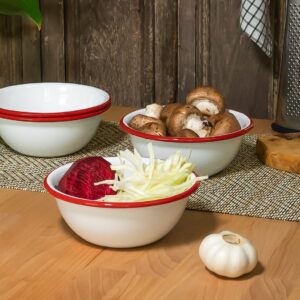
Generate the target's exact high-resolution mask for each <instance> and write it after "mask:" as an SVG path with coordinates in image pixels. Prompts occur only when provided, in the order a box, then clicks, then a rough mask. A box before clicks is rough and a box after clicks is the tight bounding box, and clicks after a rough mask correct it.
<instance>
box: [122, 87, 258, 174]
mask: <svg viewBox="0 0 300 300" xmlns="http://www.w3.org/2000/svg"><path fill="white" fill-rule="evenodd" d="M252 127H253V121H252V120H251V119H250V118H249V117H248V116H246V115H245V114H243V113H241V112H238V111H234V110H232V109H226V107H225V103H224V97H223V96H222V95H221V94H220V93H219V92H218V91H216V90H215V89H213V88H211V87H197V88H195V89H194V90H192V91H191V92H190V93H189V94H188V95H187V97H186V103H171V104H167V105H164V106H163V105H160V104H156V103H153V104H150V105H148V106H146V108H144V109H139V110H136V111H134V112H131V113H129V114H127V115H125V116H124V117H123V118H122V120H121V121H120V128H121V129H122V130H123V131H124V132H126V133H128V134H129V136H130V139H131V142H132V144H133V146H134V147H135V148H136V149H137V150H138V151H139V152H140V153H141V155H142V156H144V157H147V144H148V143H149V142H152V144H153V149H154V153H155V156H156V157H158V158H160V159H166V158H167V157H168V156H170V154H172V153H174V152H176V151H180V152H181V153H182V154H183V155H185V156H186V157H189V160H190V162H191V163H193V164H194V166H195V171H196V172H197V173H198V174H200V175H208V176H211V175H214V174H216V173H218V172H220V171H222V170H223V169H224V168H226V167H227V166H228V165H229V164H230V162H231V161H232V160H233V159H234V157H235V156H236V154H237V153H238V151H239V148H240V145H241V142H242V137H243V135H244V134H246V133H247V132H248V131H249V130H250V129H251V128H252Z"/></svg>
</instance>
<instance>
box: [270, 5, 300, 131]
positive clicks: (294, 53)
mask: <svg viewBox="0 0 300 300" xmlns="http://www.w3.org/2000/svg"><path fill="white" fill-rule="evenodd" d="M273 128H274V129H275V130H276V129H279V131H280V129H284V131H285V132H286V131H290V132H292V131H300V0H289V1H288V2H287V17H286V24H285V40H284V48H283V56H282V63H281V73H280V87H279V98H278V104H277V113H276V121H275V125H274V126H273Z"/></svg>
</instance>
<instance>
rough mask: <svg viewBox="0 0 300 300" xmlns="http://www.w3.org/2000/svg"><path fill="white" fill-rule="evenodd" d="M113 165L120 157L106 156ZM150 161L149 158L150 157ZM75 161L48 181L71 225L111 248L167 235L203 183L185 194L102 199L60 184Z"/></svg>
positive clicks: (76, 231)
mask: <svg viewBox="0 0 300 300" xmlns="http://www.w3.org/2000/svg"><path fill="white" fill-rule="evenodd" d="M105 159H106V160H108V161H109V162H110V163H112V164H116V163H118V162H119V159H118V158H116V157H105ZM146 161H147V160H146ZM71 165H72V164H67V165H64V166H62V167H60V168H58V169H56V170H54V171H53V172H52V173H50V174H49V175H48V177H46V178H45V180H44V186H45V188H46V190H47V191H48V192H49V193H50V194H52V195H53V196H54V197H55V199H56V203H57V206H58V208H59V211H60V213H61V215H62V217H63V219H64V220H65V221H66V223H67V224H68V225H69V226H70V228H71V229H72V230H73V231H74V232H75V233H76V234H78V235H79V236H80V237H81V238H83V239H84V240H86V241H88V242H90V243H93V244H96V245H100V246H107V247H114V248H128V247H137V246H142V245H146V244H149V243H152V242H154V241H157V240H159V239H160V238H162V237H163V236H165V235H166V234H167V233H168V232H169V231H170V230H171V229H172V228H173V227H174V226H175V224H176V223H177V222H178V220H179V219H180V217H181V216H182V214H183V212H184V209H185V206H186V202H187V200H188V196H189V195H190V194H192V193H193V192H194V191H195V190H196V189H197V188H198V187H199V182H195V184H194V185H193V186H192V187H191V188H189V189H188V190H186V191H184V192H183V193H181V194H178V195H175V196H172V197H169V198H164V199H160V200H152V201H146V202H98V201H94V200H87V199H81V198H77V197H73V196H70V195H66V194H64V193H62V192H60V191H59V190H58V189H57V186H58V183H59V181H60V179H61V178H62V176H63V175H64V174H65V173H66V171H67V170H68V169H69V168H70V166H71Z"/></svg>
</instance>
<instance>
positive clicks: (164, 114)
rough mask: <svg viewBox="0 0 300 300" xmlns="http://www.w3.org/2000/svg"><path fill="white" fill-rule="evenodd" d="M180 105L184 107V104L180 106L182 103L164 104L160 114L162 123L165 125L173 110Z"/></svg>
mask: <svg viewBox="0 0 300 300" xmlns="http://www.w3.org/2000/svg"><path fill="white" fill-rule="evenodd" d="M182 105H184V104H182V103H169V104H166V105H165V106H164V107H163V109H162V110H161V112H160V119H161V120H162V121H163V122H165V123H167V122H168V118H169V117H170V115H171V114H172V112H173V110H174V109H176V108H177V107H180V106H182Z"/></svg>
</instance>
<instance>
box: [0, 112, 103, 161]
mask: <svg viewBox="0 0 300 300" xmlns="http://www.w3.org/2000/svg"><path fill="white" fill-rule="evenodd" d="M100 121H101V116H100V114H99V115H96V116H93V117H88V118H83V119H78V120H72V121H63V122H23V121H16V120H9V119H1V118H0V136H1V137H2V139H3V141H4V142H5V143H6V144H7V145H8V146H9V147H11V148H12V149H14V150H15V151H17V152H20V153H22V154H26V155H30V156H38V157H55V156H63V155H67V154H70V153H73V152H76V151H78V150H80V149H81V148H83V147H84V146H85V145H86V144H87V143H88V142H89V141H90V140H91V139H92V137H93V135H94V134H95V133H96V130H97V128H98V126H99V123H100Z"/></svg>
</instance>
